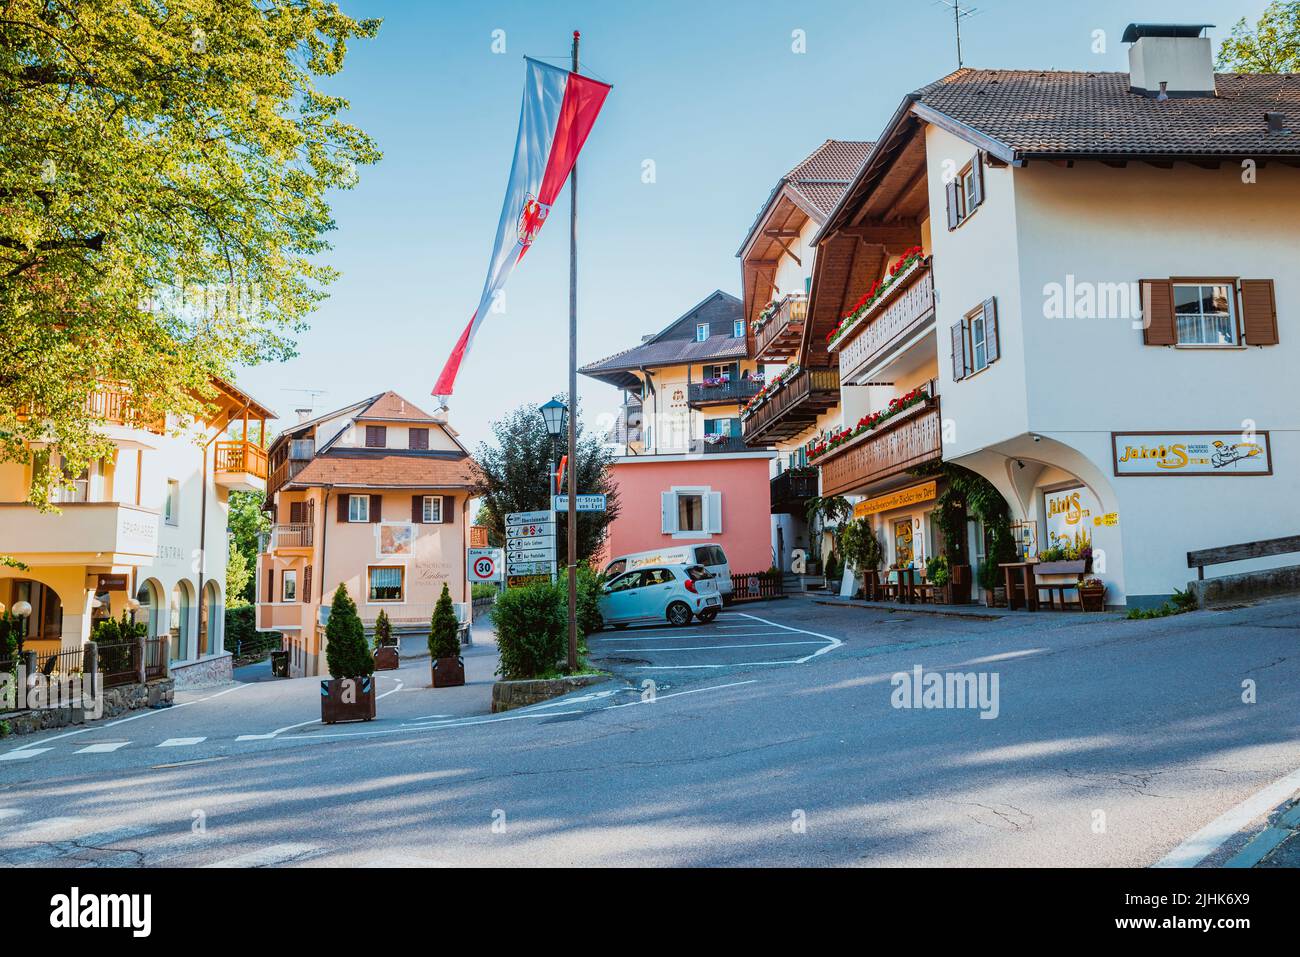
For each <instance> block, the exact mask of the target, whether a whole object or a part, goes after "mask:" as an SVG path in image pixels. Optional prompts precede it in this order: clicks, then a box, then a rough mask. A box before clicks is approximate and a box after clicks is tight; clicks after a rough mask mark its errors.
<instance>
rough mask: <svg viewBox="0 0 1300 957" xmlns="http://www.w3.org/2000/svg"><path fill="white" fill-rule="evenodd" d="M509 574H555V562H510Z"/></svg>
mask: <svg viewBox="0 0 1300 957" xmlns="http://www.w3.org/2000/svg"><path fill="white" fill-rule="evenodd" d="M507 574H509V575H554V574H555V562H510V568H509V570H508V572H507Z"/></svg>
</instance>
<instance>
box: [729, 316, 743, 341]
mask: <svg viewBox="0 0 1300 957" xmlns="http://www.w3.org/2000/svg"><path fill="white" fill-rule="evenodd" d="M731 335H732V336H733V337H734V338H736V339H743V338H745V320H744V319H737V320H735V321H734V322H733V323H732V324H731Z"/></svg>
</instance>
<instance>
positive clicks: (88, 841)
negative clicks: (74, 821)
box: [0, 824, 158, 867]
mask: <svg viewBox="0 0 1300 957" xmlns="http://www.w3.org/2000/svg"><path fill="white" fill-rule="evenodd" d="M156 830H158V828H157V827H155V826H153V825H149V824H129V825H126V826H125V827H115V828H111V829H109V830H105V831H95V832H92V833H90V834H85V835H78V836H77V837H75V838H69V839H67V840H62V841H54V842H53V843H50V844H42V845H41V846H39V847H27V848H23V849H21V850H17V851H10V852H8V853H6V854H0V862H3V863H4V865H5V866H6V867H29V866H31V865H32V864H42V863H45V862H47V861H55V860H58V859H59V858H61V857H67V856H68V855H69V854H74V853H77V852H80V851H86V850H89V849H93V848H95V847H97V846H102V845H105V844H116V843H118V842H120V841H126V840H130V839H131V838H135V837H141V836H143V835H145V834H152V833H153V832H154V831H156Z"/></svg>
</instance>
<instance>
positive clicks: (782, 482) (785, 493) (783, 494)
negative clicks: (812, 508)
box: [771, 468, 817, 516]
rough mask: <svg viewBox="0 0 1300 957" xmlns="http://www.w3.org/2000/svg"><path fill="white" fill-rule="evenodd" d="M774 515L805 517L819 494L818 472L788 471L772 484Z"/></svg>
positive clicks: (804, 470) (805, 470) (808, 470)
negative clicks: (808, 507)
mask: <svg viewBox="0 0 1300 957" xmlns="http://www.w3.org/2000/svg"><path fill="white" fill-rule="evenodd" d="M771 490H772V494H771V499H772V514H773V515H776V514H786V515H799V516H803V515H804V513H805V512H806V511H807V503H808V499H810V498H813V497H814V496H815V495H816V494H817V470H816V469H812V468H808V469H802V468H801V469H786V470H785V471H784V472H782V473H781V474H780V475H778V476H776V478H774V479H772V482H771Z"/></svg>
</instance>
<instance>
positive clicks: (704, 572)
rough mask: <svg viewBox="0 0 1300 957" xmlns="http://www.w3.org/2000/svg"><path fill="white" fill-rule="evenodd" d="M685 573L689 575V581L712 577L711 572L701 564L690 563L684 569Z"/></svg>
mask: <svg viewBox="0 0 1300 957" xmlns="http://www.w3.org/2000/svg"><path fill="white" fill-rule="evenodd" d="M686 574H688V575H690V576H691V581H699V580H700V579H702V578H712V577H713V572H711V571H709V570H708V569H707V568H705V567H704V566H703V565H692V566H691V567H690V568H688V569H686Z"/></svg>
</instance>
